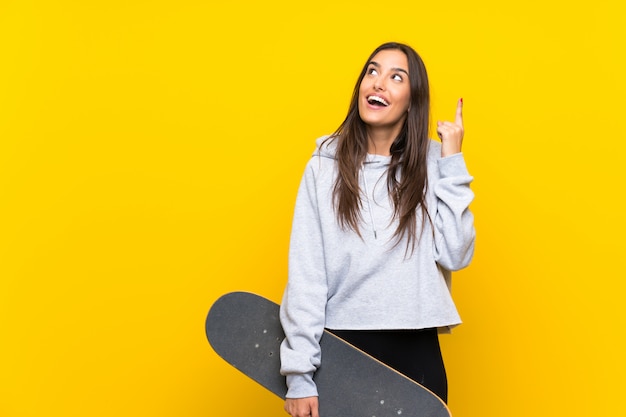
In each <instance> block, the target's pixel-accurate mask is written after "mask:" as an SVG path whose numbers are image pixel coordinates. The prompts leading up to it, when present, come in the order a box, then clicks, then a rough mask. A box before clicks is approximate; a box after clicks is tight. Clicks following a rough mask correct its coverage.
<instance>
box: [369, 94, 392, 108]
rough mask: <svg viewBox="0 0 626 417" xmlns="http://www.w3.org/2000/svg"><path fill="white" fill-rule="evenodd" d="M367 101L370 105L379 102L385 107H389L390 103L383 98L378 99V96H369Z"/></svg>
mask: <svg viewBox="0 0 626 417" xmlns="http://www.w3.org/2000/svg"><path fill="white" fill-rule="evenodd" d="M367 101H369V102H370V103H371V102H372V101H377V102H379V103H381V104H383V105H385V106H388V105H389V103H387V102H386V101H385V99H383V98H381V97H378V96H369V97H368V98H367Z"/></svg>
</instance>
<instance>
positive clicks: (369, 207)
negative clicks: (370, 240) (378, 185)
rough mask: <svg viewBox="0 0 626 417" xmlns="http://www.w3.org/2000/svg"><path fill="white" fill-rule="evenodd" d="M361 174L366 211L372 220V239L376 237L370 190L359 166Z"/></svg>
mask: <svg viewBox="0 0 626 417" xmlns="http://www.w3.org/2000/svg"><path fill="white" fill-rule="evenodd" d="M361 175H362V176H363V186H364V188H365V200H366V201H367V211H369V213H370V221H371V222H372V229H373V231H374V239H378V237H377V235H376V223H374V215H373V214H372V203H371V202H370V191H369V188H368V186H367V178H366V176H365V170H364V169H363V166H361Z"/></svg>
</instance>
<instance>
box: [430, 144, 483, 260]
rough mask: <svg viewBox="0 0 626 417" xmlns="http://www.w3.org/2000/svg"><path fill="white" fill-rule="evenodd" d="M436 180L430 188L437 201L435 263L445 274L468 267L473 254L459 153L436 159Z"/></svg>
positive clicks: (466, 184) (467, 178) (464, 172)
mask: <svg viewBox="0 0 626 417" xmlns="http://www.w3.org/2000/svg"><path fill="white" fill-rule="evenodd" d="M437 168H438V171H439V178H438V180H437V182H436V183H435V185H434V193H435V196H436V198H437V212H436V215H435V221H434V223H435V260H436V261H437V263H438V264H439V265H441V266H442V267H443V268H445V269H447V270H449V271H456V270H459V269H462V268H465V267H466V266H467V265H469V263H470V261H471V260H472V257H473V255H474V241H475V239H476V231H475V229H474V216H473V214H472V213H471V212H470V210H469V205H470V203H471V202H472V200H473V199H474V193H473V192H472V190H471V189H470V186H469V185H470V183H471V182H472V180H473V178H472V177H471V176H470V175H469V173H468V171H467V167H466V165H465V160H464V159H463V154H462V153H458V154H455V155H451V156H448V157H445V158H441V159H438V160H437Z"/></svg>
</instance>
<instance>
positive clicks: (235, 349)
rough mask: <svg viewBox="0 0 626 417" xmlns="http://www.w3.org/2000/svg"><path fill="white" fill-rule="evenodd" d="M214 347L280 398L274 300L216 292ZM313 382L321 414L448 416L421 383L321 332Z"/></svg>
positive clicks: (279, 333) (210, 332) (210, 333)
mask: <svg viewBox="0 0 626 417" xmlns="http://www.w3.org/2000/svg"><path fill="white" fill-rule="evenodd" d="M206 335H207V338H208V340H209V343H210V344H211V346H212V347H213V349H214V350H215V352H216V353H217V354H218V355H219V356H221V357H222V358H223V359H224V360H225V361H226V362H228V363H229V364H231V365H232V366H233V367H235V368H236V369H238V370H239V371H241V372H243V373H244V374H245V375H247V376H248V377H250V378H252V379H253V380H255V381H256V382H258V383H259V384H261V385H262V386H263V387H265V388H266V389H268V390H269V391H271V392H273V393H274V394H276V395H278V396H279V397H281V398H283V399H284V398H285V394H286V393H287V386H286V384H285V377H284V376H282V375H280V344H281V342H282V340H283V339H284V337H285V334H284V333H283V330H282V327H281V325H280V321H279V306H278V304H276V303H274V302H272V301H270V300H267V299H265V298H263V297H261V296H259V295H256V294H252V293H248V292H233V293H228V294H225V295H223V296H222V297H220V298H219V299H218V300H217V301H216V302H215V303H214V304H213V306H212V307H211V309H210V311H209V314H208V316H207V319H206ZM320 346H321V349H322V364H321V366H320V367H319V369H318V370H317V372H316V373H315V376H314V381H315V383H316V385H317V389H318V393H319V412H320V417H398V416H401V417H450V412H449V410H448V408H447V406H446V404H445V403H444V402H443V401H442V400H441V399H440V398H439V397H437V396H436V395H435V394H433V393H432V392H431V391H429V390H428V389H427V388H425V387H423V386H422V385H420V384H418V383H416V382H414V381H413V380H411V379H409V378H407V377H405V376H404V375H402V374H400V373H399V372H397V371H395V370H393V369H392V368H390V367H388V366H387V365H385V364H383V363H382V362H380V361H378V360H376V359H374V358H373V357H371V356H369V355H368V354H366V353H365V352H363V351H361V350H359V349H357V348H356V347H354V346H352V345H350V344H349V343H347V342H345V341H343V340H342V339H340V338H339V337H337V336H335V335H334V334H332V333H329V332H327V331H324V334H323V336H322V338H321V341H320Z"/></svg>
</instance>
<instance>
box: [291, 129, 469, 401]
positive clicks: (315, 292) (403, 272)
mask: <svg viewBox="0 0 626 417" xmlns="http://www.w3.org/2000/svg"><path fill="white" fill-rule="evenodd" d="M325 138H326V137H322V138H319V139H318V140H317V149H316V151H315V153H314V154H313V157H312V159H311V160H310V161H309V163H308V164H307V166H306V170H305V172H304V176H303V178H302V182H301V184H300V188H299V190H298V195H297V198H296V206H295V212H294V218H293V226H292V231H291V241H290V248H289V279H288V283H287V287H286V289H285V293H284V295H283V300H282V305H281V310H280V319H281V323H282V326H283V329H284V331H285V335H286V337H285V340H284V341H283V343H282V346H281V352H280V354H281V373H282V374H283V375H285V376H286V378H287V386H288V388H289V390H288V392H287V397H288V398H302V397H309V396H316V395H317V388H316V386H315V383H314V382H313V374H314V372H315V370H316V369H317V368H318V367H319V365H320V361H321V352H320V347H319V340H320V338H321V336H322V333H323V330H324V328H325V327H326V328H329V329H337V330H339V329H342V330H346V329H350V330H366V329H369V330H373V329H377V330H383V329H422V328H433V327H436V328H451V327H453V326H455V325H457V324H460V323H461V320H460V317H459V315H458V313H457V310H456V308H455V306H454V302H453V301H452V297H451V295H450V271H455V270H458V269H461V268H464V267H466V266H467V265H468V264H469V263H470V260H471V259H472V256H473V253H474V240H475V230H474V218H473V215H472V213H471V212H470V211H469V205H470V202H471V201H472V200H473V198H474V194H473V192H472V191H471V189H470V188H469V184H470V182H471V181H472V179H473V178H472V177H471V176H470V175H469V174H468V172H467V168H466V166H465V161H464V159H463V155H462V154H456V155H452V156H449V157H446V158H442V157H441V144H440V143H439V142H436V141H430V146H429V148H430V149H429V153H428V190H427V200H426V201H427V208H428V212H429V214H430V217H431V219H432V222H433V226H434V232H433V230H432V229H433V227H431V225H430V223H429V221H428V220H427V221H426V223H425V228H426V229H425V230H424V231H423V233H422V235H421V240H420V241H419V243H418V245H417V246H416V249H415V251H414V252H413V253H410V256H406V241H401V242H400V243H399V244H398V245H395V246H394V244H395V240H394V237H393V234H394V232H395V230H396V227H397V221H393V220H392V216H393V209H392V205H391V203H390V200H389V195H388V192H387V180H386V178H387V167H388V165H389V162H390V160H391V157H385V156H380V155H368V156H367V160H366V162H365V163H364V164H363V167H362V169H361V175H360V188H361V192H362V210H361V214H362V216H361V217H362V221H361V223H360V232H361V237H359V236H358V235H357V234H356V233H355V232H354V231H352V230H343V229H342V228H341V227H340V226H339V223H338V222H337V216H336V214H335V211H334V210H333V206H332V190H333V186H334V181H335V177H336V163H335V141H330V142H326V144H325V145H324V146H323V147H321V144H322V142H323V140H324V139H325ZM417 221H418V225H419V224H421V219H420V216H419V211H418V219H417ZM418 235H419V231H418Z"/></svg>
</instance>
